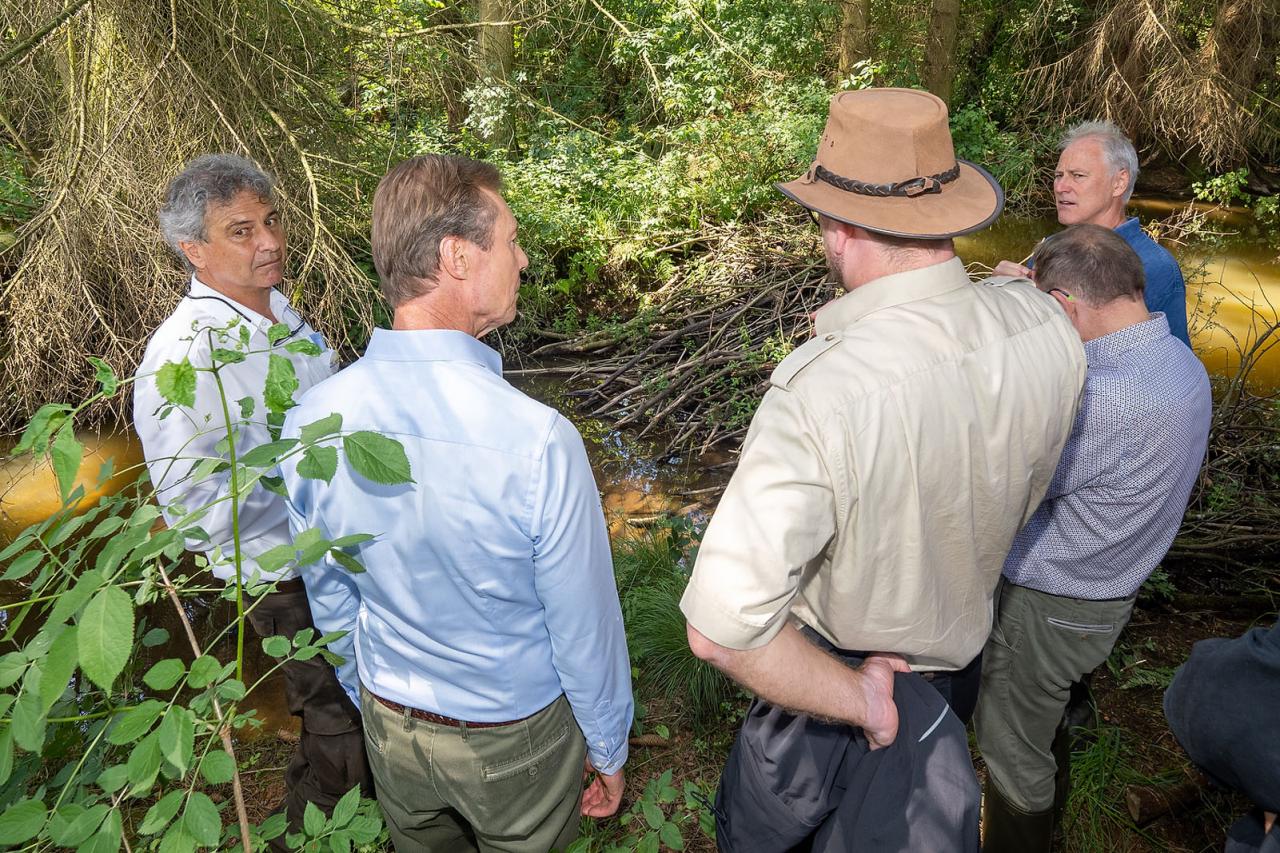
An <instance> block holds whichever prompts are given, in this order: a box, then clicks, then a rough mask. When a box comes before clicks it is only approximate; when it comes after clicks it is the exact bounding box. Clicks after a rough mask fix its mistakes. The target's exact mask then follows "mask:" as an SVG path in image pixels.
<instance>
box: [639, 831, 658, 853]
mask: <svg viewBox="0 0 1280 853" xmlns="http://www.w3.org/2000/svg"><path fill="white" fill-rule="evenodd" d="M636 853H658V833H656V832H646V833H645V834H644V837H643V838H641V839H640V843H639V844H637V845H636Z"/></svg>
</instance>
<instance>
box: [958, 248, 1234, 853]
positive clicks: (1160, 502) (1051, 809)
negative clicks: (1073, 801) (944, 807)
mask: <svg viewBox="0 0 1280 853" xmlns="http://www.w3.org/2000/svg"><path fill="white" fill-rule="evenodd" d="M1036 272H1037V276H1036V284H1037V286H1038V287H1039V288H1040V289H1041V290H1042V291H1044V292H1046V293H1048V294H1050V295H1051V296H1053V297H1054V298H1055V299H1057V300H1058V303H1059V304H1060V305H1061V306H1062V309H1063V310H1064V311H1065V312H1066V313H1067V315H1068V316H1069V317H1070V318H1071V322H1072V324H1073V325H1074V326H1075V327H1076V330H1077V331H1078V332H1079V333H1080V337H1081V339H1082V340H1083V341H1084V350H1085V357H1086V359H1087V361H1088V374H1087V376H1086V379H1085V385H1084V392H1083V399H1082V402H1081V406H1080V411H1079V414H1078V415H1077V417H1076V422H1075V425H1074V427H1073V428H1072V431H1071V436H1070V438H1069V439H1068V440H1067V445H1066V447H1065V448H1064V449H1063V451H1062V458H1061V460H1060V461H1059V463H1058V468H1057V471H1056V473H1055V474H1054V479H1053V481H1052V483H1051V484H1050V486H1049V491H1048V493H1047V495H1046V496H1045V499H1044V502H1043V503H1041V505H1040V507H1039V509H1038V510H1037V511H1036V512H1035V514H1034V515H1032V517H1031V520H1030V521H1029V522H1027V525H1026V526H1025V527H1024V528H1023V529H1022V530H1021V531H1020V532H1019V533H1018V536H1017V537H1016V538H1015V539H1014V543H1013V548H1012V550H1011V551H1010V553H1009V557H1008V559H1007V560H1006V561H1005V565H1004V577H1003V579H1002V581H1001V588H1000V590H999V592H998V597H997V602H996V611H997V612H996V620H995V625H994V627H993V629H992V632H991V636H990V638H989V639H988V641H987V645H986V648H985V649H984V651H983V666H982V687H981V692H980V694H979V698H978V709H977V712H976V714H975V716H974V724H975V728H976V730H977V736H978V746H979V748H980V749H981V751H982V755H983V759H984V760H985V761H986V765H987V774H988V782H987V789H986V792H985V798H984V807H983V830H984V847H983V849H984V850H985V851H987V853H1003V851H1016V853H1037V851H1047V850H1049V847H1050V842H1051V840H1052V837H1053V830H1054V821H1055V816H1056V815H1055V801H1056V800H1057V801H1059V802H1060V800H1061V798H1062V793H1063V790H1064V789H1065V784H1066V775H1065V770H1066V768H1065V767H1064V768H1063V771H1064V772H1063V773H1062V774H1061V775H1060V776H1059V778H1055V775H1056V772H1055V771H1056V769H1057V762H1056V761H1055V755H1054V752H1055V750H1054V748H1053V744H1054V740H1055V735H1056V733H1057V732H1058V728H1059V724H1060V722H1061V720H1062V717H1063V711H1064V709H1065V708H1066V705H1067V699H1068V694H1069V692H1070V689H1071V685H1072V684H1073V683H1075V682H1078V681H1080V679H1082V678H1083V677H1085V676H1086V675H1087V674H1088V673H1090V672H1092V671H1093V669H1094V668H1095V667H1097V666H1098V665H1099V664H1101V663H1102V662H1103V661H1105V660H1106V659H1107V656H1108V655H1109V654H1110V653H1111V649H1112V647H1113V646H1114V645H1115V642H1116V639H1117V637H1118V636H1119V635H1120V631H1121V629H1123V628H1124V626H1125V624H1126V623H1128V621H1129V616H1130V614H1131V612H1132V610H1133V602H1134V597H1135V595H1136V594H1137V591H1138V587H1139V586H1141V585H1142V582H1143V581H1144V580H1146V578H1147V575H1149V574H1150V573H1151V570H1152V569H1154V568H1155V567H1156V565H1157V564H1158V563H1159V562H1160V560H1161V559H1163V557H1164V555H1165V552H1166V551H1168V549H1169V545H1170V544H1171V543H1172V542H1173V538H1174V536H1175V534H1177V532H1178V526H1179V525H1180V524H1181V521H1182V515H1183V512H1184V511H1185V509H1186V504H1187V497H1188V496H1189V495H1190V493H1191V488H1192V486H1193V485H1194V484H1195V481H1196V477H1197V476H1198V474H1199V470H1200V463H1201V462H1202V461H1203V459H1204V453H1205V446H1206V444H1207V443H1208V436H1209V420H1210V415H1211V405H1212V402H1211V399H1210V394H1209V378H1208V376H1207V375H1206V373H1205V369H1204V366H1203V365H1202V364H1200V362H1199V360H1198V359H1197V358H1196V356H1195V355H1194V354H1193V353H1192V352H1191V350H1190V349H1188V348H1187V347H1185V346H1183V345H1182V344H1181V343H1180V342H1179V341H1178V340H1177V338H1175V337H1173V336H1172V335H1171V334H1170V333H1169V323H1168V321H1167V320H1166V318H1165V316H1164V314H1161V313H1154V314H1153V313H1149V312H1148V310H1147V308H1146V305H1145V304H1144V302H1143V271H1142V264H1141V262H1140V261H1139V259H1138V256H1137V255H1136V254H1134V252H1133V250H1132V249H1131V248H1129V246H1128V245H1127V244H1126V242H1125V241H1124V239H1123V238H1122V237H1121V236H1120V235H1117V234H1116V233H1115V232H1114V231H1112V230H1111V229H1109V228H1104V227H1101V226H1098V225H1078V226H1075V227H1073V228H1069V229H1067V230H1066V231H1063V232H1060V233H1059V234H1056V235H1054V236H1053V237H1051V238H1049V240H1048V241H1047V242H1046V243H1045V244H1044V245H1043V246H1042V247H1041V249H1040V252H1039V253H1038V254H1037V264H1036ZM1055 788H1057V789H1058V794H1059V796H1058V797H1057V798H1055Z"/></svg>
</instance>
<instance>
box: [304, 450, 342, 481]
mask: <svg viewBox="0 0 1280 853" xmlns="http://www.w3.org/2000/svg"><path fill="white" fill-rule="evenodd" d="M336 473H338V448H336V447H308V448H307V449H306V450H304V451H302V459H301V460H299V462H298V476H299V477H307V478H309V479H312V480H324V481H325V482H326V483H329V482H332V481H333V475H334V474H336Z"/></svg>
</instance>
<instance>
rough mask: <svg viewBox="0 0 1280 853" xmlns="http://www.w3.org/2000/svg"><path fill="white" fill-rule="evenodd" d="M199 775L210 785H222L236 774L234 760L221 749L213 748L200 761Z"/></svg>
mask: <svg viewBox="0 0 1280 853" xmlns="http://www.w3.org/2000/svg"><path fill="white" fill-rule="evenodd" d="M200 775H201V776H203V777H204V778H205V781H206V782H208V783H209V784H210V785H224V784H226V783H227V782H230V781H231V779H232V778H233V777H234V776H235V775H236V762H235V759H233V758H232V757H231V756H230V755H227V753H226V752H224V751H223V750H222V749H213V750H211V751H210V752H209V753H208V754H207V755H205V757H204V760H203V761H201V762H200Z"/></svg>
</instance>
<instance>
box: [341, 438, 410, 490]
mask: <svg viewBox="0 0 1280 853" xmlns="http://www.w3.org/2000/svg"><path fill="white" fill-rule="evenodd" d="M342 449H343V450H344V451H345V452H346V454H347V462H349V463H350V464H351V467H352V468H354V469H355V470H356V472H357V473H358V474H360V476H362V477H364V478H365V479H367V480H372V481H373V482H375V483H380V484H382V485H384V486H392V485H397V484H399V483H412V482H413V477H412V473H413V472H412V471H411V470H410V468H409V457H407V456H405V452H404V447H402V446H401V445H400V442H398V441H396V440H395V439H392V438H387V437H386V436H384V435H379V434H378V433H376V432H369V431H368V430H361V431H360V432H353V433H351V435H348V436H344V437H343V439H342Z"/></svg>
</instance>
